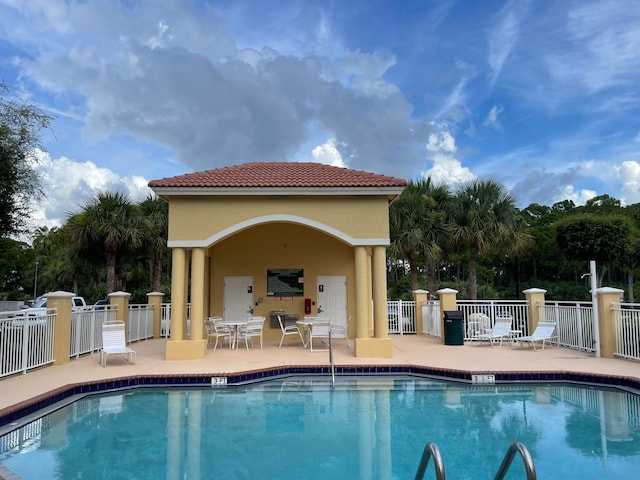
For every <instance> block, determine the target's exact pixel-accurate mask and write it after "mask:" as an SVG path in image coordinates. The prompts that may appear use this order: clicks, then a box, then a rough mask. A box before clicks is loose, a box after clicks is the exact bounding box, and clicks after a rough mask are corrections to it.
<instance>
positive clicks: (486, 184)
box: [451, 180, 532, 300]
mask: <svg viewBox="0 0 640 480" xmlns="http://www.w3.org/2000/svg"><path fill="white" fill-rule="evenodd" d="M452 216H453V225H452V227H453V228H452V232H451V235H452V242H453V243H454V244H455V245H459V246H465V247H467V248H468V249H469V297H470V298H471V299H472V300H476V299H477V298H478V283H477V276H476V266H477V263H478V257H479V256H480V255H482V254H485V253H488V252H490V251H492V250H493V249H496V250H498V251H500V252H501V253H503V254H517V253H519V252H522V251H524V250H525V249H526V248H528V247H529V246H530V245H531V244H532V237H531V236H530V235H528V234H526V233H524V227H525V223H524V221H523V218H522V216H521V215H520V212H519V210H518V209H517V208H516V201H515V198H514V197H513V196H512V195H511V194H509V193H508V192H507V191H506V190H505V189H504V187H503V186H502V185H500V184H499V183H498V182H496V181H494V180H474V181H471V182H469V183H467V184H465V185H463V186H462V187H460V188H459V189H458V191H457V192H456V194H455V197H454V201H453V210H452Z"/></svg>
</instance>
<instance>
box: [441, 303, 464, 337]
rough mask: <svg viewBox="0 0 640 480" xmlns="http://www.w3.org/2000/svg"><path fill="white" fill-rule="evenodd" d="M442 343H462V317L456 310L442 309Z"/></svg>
mask: <svg viewBox="0 0 640 480" xmlns="http://www.w3.org/2000/svg"><path fill="white" fill-rule="evenodd" d="M444 344H445V345H464V318H463V316H462V312H459V311H457V310H445V311H444Z"/></svg>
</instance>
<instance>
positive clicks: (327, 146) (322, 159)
mask: <svg viewBox="0 0 640 480" xmlns="http://www.w3.org/2000/svg"><path fill="white" fill-rule="evenodd" d="M311 155H312V156H313V161H314V162H318V163H324V164H326V165H333V166H334V167H346V165H345V163H344V161H343V160H342V155H340V151H339V150H338V148H337V143H336V139H335V138H330V139H329V140H327V142H326V143H324V144H322V145H318V146H317V147H315V148H314V149H313V150H312V151H311Z"/></svg>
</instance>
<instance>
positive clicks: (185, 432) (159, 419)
mask: <svg viewBox="0 0 640 480" xmlns="http://www.w3.org/2000/svg"><path fill="white" fill-rule="evenodd" d="M516 440H517V441H520V442H522V443H524V444H525V445H526V446H527V448H528V449H529V452H530V453H531V455H532V457H533V460H534V463H535V466H536V470H537V473H538V478H580V479H581V480H588V479H592V478H593V479H607V478H612V479H613V478H615V479H626V478H635V476H636V475H637V472H638V471H640V397H638V396H637V395H633V394H631V393H627V392H624V391H619V390H607V389H596V388H590V387H580V386H576V385H569V384H549V385H509V386H477V385H467V384H462V383H451V382H443V381H439V380H433V379H428V378H424V377H407V376H403V377H352V378H344V377H342V378H338V379H337V384H336V388H335V389H332V388H331V385H330V381H329V380H327V378H326V377H324V378H323V377H291V378H287V379H284V380H272V381H268V382H263V383H255V384H250V385H245V386H229V387H226V388H220V389H207V390H204V389H202V390H200V389H174V390H172V389H155V388H154V389H151V388H149V389H138V390H132V391H125V392H114V393H109V394H102V395H94V396H88V397H86V398H84V399H82V400H79V401H77V402H75V403H73V404H71V405H68V406H67V407H64V408H62V409H60V410H58V411H56V412H53V413H52V414H50V415H47V416H45V417H43V418H41V419H39V420H37V421H36V422H33V423H32V424H29V425H27V426H25V427H24V428H22V429H20V430H18V431H15V432H12V433H11V434H9V435H6V436H5V437H2V438H1V439H0V462H2V463H3V464H4V466H5V467H6V468H8V469H9V470H11V471H13V472H14V473H16V474H17V475H18V476H20V477H21V478H24V479H31V478H33V479H45V478H51V479H54V478H56V479H70V478H90V479H92V480H97V479H101V478H110V479H113V478H139V479H147V478H148V479H158V478H167V479H173V478H189V479H207V478H225V479H228V478H239V479H254V478H284V479H288V478H290V479H301V478H305V479H316V478H317V479H324V480H326V479H342V478H349V479H351V478H366V479H391V478H398V479H404V478H413V476H414V475H415V472H416V469H417V466H418V462H419V460H420V456H421V454H422V449H423V447H424V445H425V443H426V442H427V441H433V442H435V443H436V444H437V445H438V447H439V448H440V451H441V453H442V457H443V460H444V463H445V470H446V473H447V477H449V478H456V479H465V478H469V479H478V478H493V476H494V474H495V472H496V470H497V468H498V466H499V465H500V462H501V461H502V458H503V457H504V454H505V452H506V450H507V448H508V446H509V444H510V443H511V442H513V441H516ZM432 470H433V464H431V465H430V466H429V469H428V470H427V474H426V475H425V478H433V471H432ZM0 474H1V471H0ZM507 478H524V468H523V466H522V462H521V461H520V460H519V459H518V458H516V459H515V460H514V462H513V464H512V467H511V469H510V472H509V475H508V476H507Z"/></svg>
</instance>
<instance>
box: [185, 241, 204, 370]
mask: <svg viewBox="0 0 640 480" xmlns="http://www.w3.org/2000/svg"><path fill="white" fill-rule="evenodd" d="M204 261H205V251H204V248H194V249H193V250H192V252H191V344H192V345H191V349H192V356H191V357H189V358H204V356H205V354H206V350H207V342H206V340H205V339H204V333H203V330H204V272H205V268H204Z"/></svg>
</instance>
